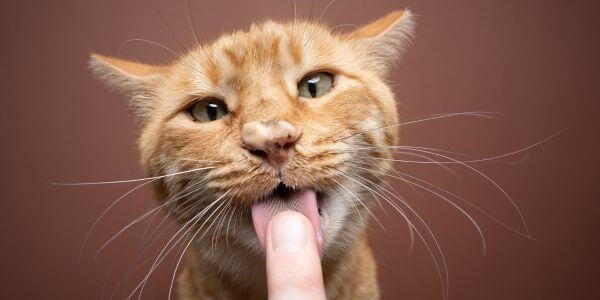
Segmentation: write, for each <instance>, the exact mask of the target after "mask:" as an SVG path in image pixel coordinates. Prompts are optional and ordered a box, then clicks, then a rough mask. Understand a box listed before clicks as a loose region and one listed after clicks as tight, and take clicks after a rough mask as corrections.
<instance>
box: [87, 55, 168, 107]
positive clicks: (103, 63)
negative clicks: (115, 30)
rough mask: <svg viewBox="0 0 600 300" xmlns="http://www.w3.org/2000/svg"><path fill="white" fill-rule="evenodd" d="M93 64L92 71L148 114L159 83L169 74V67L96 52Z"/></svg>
mask: <svg viewBox="0 0 600 300" xmlns="http://www.w3.org/2000/svg"><path fill="white" fill-rule="evenodd" d="M89 67H90V70H91V71H92V73H94V74H95V75H96V77H98V78H99V79H100V80H102V81H104V82H105V83H106V84H107V85H108V86H109V87H110V88H113V89H115V90H117V91H119V92H120V93H122V94H124V95H125V96H126V97H128V98H130V102H129V103H130V106H131V108H132V109H133V110H134V112H135V113H136V114H137V115H138V116H142V117H143V116H145V115H147V114H148V113H149V112H150V110H151V109H152V100H153V98H154V97H153V96H154V92H155V87H156V84H157V82H158V81H159V80H160V79H161V78H162V77H163V75H165V74H166V67H164V66H156V65H149V64H144V63H140V62H135V61H130V60H124V59H120V58H116V57H111V56H106V55H101V54H96V53H92V54H91V55H90V61H89Z"/></svg>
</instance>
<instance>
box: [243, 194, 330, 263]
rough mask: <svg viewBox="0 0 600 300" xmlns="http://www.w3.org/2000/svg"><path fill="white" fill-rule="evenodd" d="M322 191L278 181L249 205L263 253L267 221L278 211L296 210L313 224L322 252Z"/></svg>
mask: <svg viewBox="0 0 600 300" xmlns="http://www.w3.org/2000/svg"><path fill="white" fill-rule="evenodd" d="M322 199H323V193H321V192H317V191H316V190H314V189H311V188H300V189H293V188H290V187H288V186H286V185H285V184H283V183H280V184H279V185H278V186H277V187H276V188H275V189H274V190H273V191H272V192H271V193H270V194H269V195H268V196H266V197H264V198H263V199H261V200H259V201H257V202H256V203H254V204H253V205H252V207H251V212H252V224H253V226H254V231H255V232H256V236H257V237H258V241H259V243H260V247H261V249H262V251H263V253H266V251H265V247H266V236H267V226H268V224H269V221H270V220H271V219H272V218H273V217H274V216H275V215H277V214H278V213H281V212H284V211H289V210H291V211H296V212H298V213H301V214H303V215H304V216H305V217H306V218H307V219H308V220H309V221H310V222H311V224H312V225H313V227H314V229H315V236H316V238H317V245H318V246H319V252H320V253H321V255H322V254H323V232H324V228H323V227H324V226H325V225H326V218H325V214H324V211H323V210H322V209H321V205H320V204H321V200H322Z"/></svg>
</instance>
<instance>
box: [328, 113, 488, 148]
mask: <svg viewBox="0 0 600 300" xmlns="http://www.w3.org/2000/svg"><path fill="white" fill-rule="evenodd" d="M493 114H498V113H494V112H485V111H471V112H460V113H448V114H437V115H433V116H430V117H426V118H422V119H417V120H413V121H406V122H402V123H396V124H392V125H387V126H382V127H377V128H372V129H367V130H364V131H360V132H357V133H353V134H351V135H349V136H346V137H342V138H339V139H337V140H335V141H334V142H337V141H340V140H345V139H347V138H350V137H353V136H356V135H360V134H365V133H368V132H371V131H375V130H383V129H387V128H392V127H401V126H406V125H410V124H415V123H421V122H425V121H431V120H437V119H443V118H449V117H456V116H471V117H480V118H491V116H490V115H493Z"/></svg>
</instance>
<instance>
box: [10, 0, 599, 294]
mask: <svg viewBox="0 0 600 300" xmlns="http://www.w3.org/2000/svg"><path fill="white" fill-rule="evenodd" d="M297 2H298V8H297V13H298V15H300V16H307V15H308V14H309V9H310V6H311V3H310V1H299V0H298V1H297ZM326 2H327V1H324V0H317V1H315V5H314V13H313V15H316V14H318V13H320V12H321V11H322V10H323V8H324V7H325V6H326V4H327V3H326ZM597 3H598V2H597V1H542V0H539V1H533V0H532V1H517V0H507V1H491V0H489V1H481V0H457V1H383V0H378V1H358V0H357V1H342V0H339V1H337V2H335V3H334V4H333V5H332V6H331V7H330V8H329V10H328V11H327V12H325V13H324V17H325V19H326V20H327V22H329V23H330V24H332V25H340V24H361V23H364V22H367V21H369V20H372V19H374V18H376V17H378V16H381V15H383V14H385V13H387V12H389V11H390V10H393V9H398V8H404V7H410V8H411V9H412V10H413V11H414V12H415V13H416V14H418V15H419V17H418V23H419V27H418V30H417V37H416V39H415V41H414V45H413V46H412V47H411V48H410V50H409V51H408V53H407V55H406V56H405V58H404V59H403V61H402V64H401V65H400V66H399V67H398V68H397V71H396V72H395V73H394V76H393V78H392V80H391V82H392V84H393V85H394V90H395V91H396V93H397V96H398V99H399V103H400V106H399V109H400V111H401V114H402V116H403V117H404V118H405V119H408V118H415V117H422V116H426V115H430V114H435V113H447V112H461V111H494V112H500V113H502V115H501V116H499V117H497V118H495V119H490V120H488V119H478V118H466V117H462V118H453V119H446V120H440V121H431V122H426V123H422V124H419V125H417V124H415V125H414V126H407V127H406V128H403V131H402V138H403V140H402V141H403V143H404V144H406V145H418V146H427V147H436V148H440V149H445V150H448V151H458V152H464V153H470V154H473V155H476V156H479V157H485V156H491V155H495V154H500V153H506V152H510V151H513V150H516V149H519V148H522V147H524V146H527V145H530V144H533V143H535V142H537V141H539V140H541V139H543V138H545V137H547V136H550V135H552V134H554V133H556V132H558V131H560V130H562V129H564V128H568V131H566V132H565V133H563V134H561V135H559V136H557V137H555V138H553V139H551V140H549V141H547V142H546V143H544V144H542V145H540V146H539V147H536V148H534V149H531V150H529V151H527V153H526V154H521V155H516V156H514V157H511V158H507V159H504V161H507V162H509V163H483V164H475V165H474V166H476V167H477V168H479V169H480V170H482V171H484V172H486V174H488V175H489V176H490V177H491V178H493V179H494V180H495V181H496V182H498V184H500V185H501V186H502V187H504V188H505V190H506V191H507V192H508V193H510V195H511V196H512V197H513V199H514V200H515V202H516V203H518V205H519V207H520V208H521V210H522V212H523V215H524V216H525V219H526V221H527V224H528V225H529V227H530V230H531V233H532V235H533V236H534V237H535V238H536V239H535V240H530V239H526V238H524V237H522V236H520V235H518V234H516V233H514V232H512V231H510V230H507V229H506V228H504V227H502V226H501V225H499V224H498V223H495V222H494V221H493V220H492V219H490V218H489V217H487V216H485V215H484V214H482V213H480V212H477V211H476V210H474V209H468V212H469V213H470V214H472V215H473V217H474V219H475V220H476V221H477V222H478V223H479V224H480V226H481V228H482V230H483V233H484V235H485V237H486V238H487V253H486V254H485V255H484V254H483V253H482V249H481V245H480V241H479V238H478V234H477V232H476V230H475V229H474V228H473V227H472V226H471V225H470V224H469V222H468V221H467V220H466V219H465V217H464V216H462V215H461V214H460V213H459V212H458V211H457V210H456V209H455V208H453V207H452V206H451V205H449V204H447V203H444V202H443V201H441V200H440V199H437V198H436V197H434V196H432V195H428V194H427V193H423V192H422V193H421V194H422V197H421V196H420V195H419V194H417V193H415V192H414V191H412V190H411V189H410V188H409V187H407V186H406V185H403V184H401V183H396V184H395V185H396V187H397V188H398V190H399V191H400V192H401V193H404V194H406V195H407V197H408V198H409V201H410V203H411V204H412V205H413V206H414V207H415V208H416V209H417V210H418V211H419V212H420V213H421V215H422V216H423V218H424V219H425V220H426V221H427V222H428V224H430V226H431V228H432V230H433V231H434V233H435V234H436V236H437V239H438V240H439V243H440V245H441V247H442V248H443V250H444V254H445V257H446V260H447V264H448V270H449V279H450V299H598V298H599V297H600V292H598V289H597V285H598V283H599V276H598V268H599V267H600V265H599V263H598V253H599V252H598V250H600V249H599V247H598V246H599V239H598V235H597V229H598V221H597V219H598V212H599V208H600V205H599V204H598V203H597V200H598V189H597V188H596V187H597V185H598V183H597V182H596V181H597V179H598V173H597V167H598V166H599V164H598V160H599V159H598V154H597V153H598V152H597V150H598V149H597V146H598V142H597V140H598V129H600V128H599V127H598V122H597V119H598V113H599V111H598V105H597V101H599V100H600V97H599V96H600V92H599V88H598V87H599V86H600V76H599V75H598V74H599V68H598V67H599V65H598V58H597V57H598V55H599V53H600V47H599V45H600V43H599V42H598V36H599V34H600V32H599V29H600V24H599V23H600V22H599V21H598V20H600V18H599V17H598V8H600V5H597ZM158 7H159V10H160V11H161V12H162V13H163V14H164V15H165V19H166V20H167V22H168V23H169V24H171V26H172V28H173V31H174V32H175V33H176V34H177V36H178V38H179V39H181V40H182V41H183V43H185V44H188V45H189V44H190V43H191V41H192V40H193V39H192V35H191V33H190V30H189V28H188V27H187V21H186V15H185V9H186V8H185V1H183V0H176V1H159V3H158ZM192 15H193V17H194V20H195V23H196V31H197V33H198V36H199V37H200V38H201V39H202V40H210V39H213V38H215V37H216V36H218V35H219V34H220V33H222V32H227V31H230V30H232V29H238V28H242V29H243V28H247V27H248V26H249V24H250V23H251V22H252V21H258V20H263V19H265V18H276V19H285V18H289V17H291V16H292V15H293V9H292V4H291V1H275V0H272V1H241V0H240V1H197V0H194V1H192ZM0 22H1V26H0V32H1V40H0V41H1V44H0V57H1V58H0V59H1V66H0V79H1V80H0V84H1V87H2V89H1V92H0V95H1V96H0V97H1V100H0V101H1V103H2V108H1V109H0V132H1V137H2V147H1V150H0V151H1V152H0V160H1V166H2V175H0V176H1V181H0V182H1V183H2V195H3V196H2V198H3V199H2V201H1V207H0V211H1V216H0V225H1V228H2V231H0V232H1V236H2V245H1V249H0V255H1V256H2V259H1V264H0V265H1V267H2V269H1V270H2V275H1V280H0V282H1V288H0V298H2V299H98V298H108V297H109V296H110V295H111V293H112V292H113V291H114V290H115V289H116V288H117V284H118V282H119V280H120V279H121V278H123V272H125V271H126V270H127V269H128V267H129V266H130V265H131V264H132V262H133V260H134V259H135V256H136V254H137V253H139V248H138V247H139V241H140V239H141V235H142V234H143V232H144V227H145V226H144V225H143V224H142V225H141V226H137V227H135V228H134V229H133V230H132V231H130V232H128V233H127V234H125V235H124V236H122V237H121V238H119V239H117V240H116V241H115V242H114V243H112V244H111V246H109V247H108V248H107V250H106V251H105V252H103V253H101V254H100V255H99V256H98V258H97V259H94V252H95V250H96V249H98V248H99V247H100V246H101V244H102V243H103V242H104V241H106V240H107V239H108V238H110V237H111V236H112V235H113V234H114V233H116V232H117V231H118V230H119V229H120V228H121V227H122V226H124V225H126V224H127V223H129V222H130V221H131V220H133V219H134V218H135V217H137V216H139V215H140V214H141V213H143V212H144V211H146V210H148V209H150V208H152V207H154V202H153V200H152V199H151V195H150V193H149V192H148V191H146V190H143V191H139V192H136V193H134V194H133V195H131V197H129V198H127V199H126V200H124V201H123V202H121V203H120V204H119V205H116V206H115V207H114V209H112V210H111V211H110V212H109V213H108V214H107V215H106V217H105V218H104V219H103V220H102V221H101V222H100V223H99V224H98V226H96V229H95V231H93V232H92V234H91V235H90V239H89V241H88V243H87V244H86V247H85V248H84V251H83V254H82V256H81V259H78V257H79V251H80V249H81V246H82V243H83V240H84V237H85V235H86V232H87V231H88V229H89V228H90V226H91V225H92V223H93V222H94V220H95V218H96V217H98V215H99V214H100V213H101V212H102V211H103V210H104V209H105V208H106V207H107V206H108V205H110V203H112V202H113V201H114V200H115V199H116V198H118V197H119V196H120V195H121V194H123V193H124V192H126V191H127V190H129V189H131V188H132V187H133V186H132V185H109V186H94V187H60V186H53V185H51V184H50V183H51V182H56V181H89V180H91V181H93V180H103V179H108V180H111V179H122V178H135V177H139V176H141V175H142V174H141V173H140V171H139V168H138V164H137V159H138V156H137V152H136V148H135V138H136V136H137V129H136V126H135V124H134V122H133V119H132V118H131V116H130V115H129V114H128V113H127V112H126V110H125V107H124V105H123V103H122V102H121V101H120V100H119V97H118V96H117V95H114V94H111V93H110V92H109V91H108V90H107V89H104V88H103V87H102V86H101V84H99V83H98V82H96V81H95V80H94V79H93V78H92V76H91V75H90V74H89V72H88V71H87V69H86V60H87V56H88V53H89V52H90V51H99V52H101V53H106V54H112V55H118V54H119V47H120V45H121V43H122V42H124V41H126V40H128V39H131V38H144V39H148V40H152V41H156V42H160V43H163V44H165V45H166V46H168V47H170V48H173V49H174V50H177V51H179V50H180V46H179V44H178V43H177V42H176V41H175V39H174V38H173V36H172V35H171V34H170V32H169V30H168V29H167V27H166V26H165V25H164V23H163V22H162V21H161V18H160V17H159V15H158V14H157V13H156V11H155V10H154V8H153V6H152V4H151V1H142V0H130V1H116V0H111V1H72V0H70V1H10V3H9V1H3V2H2V3H1V4H0ZM351 27H352V25H346V26H342V27H341V28H340V29H341V30H348V29H349V28H351ZM120 55H122V56H125V57H129V58H137V59H140V60H143V61H147V62H162V61H166V60H168V59H169V55H170V54H169V53H168V52H166V51H164V50H161V49H160V48H159V47H155V46H152V45H148V44H143V43H130V44H128V45H126V46H124V47H123V48H122V49H121V53H120ZM397 167H398V169H399V170H403V171H407V172H411V173H413V174H417V175H418V176H421V177H423V178H426V179H427V180H430V181H431V182H433V183H435V184H438V185H440V186H444V187H446V188H448V189H450V190H451V191H453V192H456V193H459V194H461V195H463V196H464V197H465V198H466V199H468V200H470V201H472V202H473V203H475V204H477V205H479V206H481V207H482V208H483V209H485V210H486V211H488V212H490V213H491V214H492V215H493V216H495V217H496V218H498V219H499V220H501V221H502V222H504V223H505V224H507V225H509V226H511V227H514V228H516V229H522V227H521V225H520V223H519V219H518V217H517V215H516V212H515V210H513V209H512V208H511V206H510V204H509V202H508V200H507V199H506V198H503V197H502V194H501V193H500V192H499V191H498V190H495V189H494V186H493V185H491V184H490V183H489V182H486V181H485V180H484V179H482V178H481V177H478V176H476V175H474V174H473V173H472V172H468V171H467V170H464V168H463V169H461V168H460V167H458V166H452V168H453V169H455V170H456V173H457V177H454V176H452V175H451V174H450V173H448V172H446V171H444V170H443V169H441V168H435V167H432V166H426V165H417V164H408V163H404V164H398V165H397ZM456 203H457V204H460V205H461V206H463V207H467V206H466V205H465V203H462V202H460V201H456ZM387 211H388V214H389V216H386V214H385V213H384V212H382V211H381V210H379V211H378V212H377V214H378V216H379V217H380V218H381V220H382V222H383V223H384V225H385V227H386V229H387V232H386V233H384V232H383V230H381V229H380V228H378V227H377V226H372V229H371V231H372V244H373V246H374V248H375V252H376V254H377V260H378V262H379V266H380V267H379V270H380V273H379V276H380V281H381V286H382V289H383V296H384V298H385V299H441V296H440V284H439V279H438V278H437V277H436V273H435V270H434V265H433V263H432V260H431V258H430V257H429V255H428V253H427V251H426V249H425V248H424V247H423V245H422V243H418V242H417V243H416V245H415V249H414V250H413V251H412V254H411V253H409V252H408V247H409V235H408V233H407V230H406V225H405V224H404V223H403V222H402V220H401V218H400V217H399V216H397V215H394V214H393V213H392V212H391V210H390V209H387ZM171 230H172V229H171ZM170 232H172V231H170ZM158 246H160V243H159V244H158V245H156V246H155V247H153V248H152V249H153V250H151V252H150V253H155V252H152V251H156V250H157V249H159V247H158ZM173 265H174V264H173V262H172V259H171V258H169V260H168V261H167V262H166V264H165V266H164V267H162V268H160V269H159V270H157V272H156V273H155V275H154V276H153V277H152V280H151V281H150V283H149V284H148V286H147V288H146V292H145V294H144V298H145V299H164V298H165V297H166V295H167V294H166V293H167V292H166V291H167V288H168V284H169V280H170V277H171V273H172V271H173ZM136 274H137V275H135V276H134V277H133V279H132V280H131V282H130V284H129V286H130V287H131V286H132V284H133V283H136V281H135V280H139V279H140V277H139V276H140V273H136ZM133 285H135V284H133ZM114 296H115V298H122V297H123V293H122V291H121V290H118V291H117V292H116V293H115V295H114Z"/></svg>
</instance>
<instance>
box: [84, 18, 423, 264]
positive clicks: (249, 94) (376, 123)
mask: <svg viewBox="0 0 600 300" xmlns="http://www.w3.org/2000/svg"><path fill="white" fill-rule="evenodd" d="M413 27H414V22H413V16H412V14H411V13H410V12H409V11H396V12H393V13H390V14H389V15H387V16H385V17H383V18H381V19H378V20H376V21H374V22H373V23H370V24H368V25H365V26H363V27H360V28H358V29H356V30H354V31H352V32H349V33H344V34H340V33H335V32H332V30H331V29H330V28H328V27H327V26H325V25H322V24H319V23H315V22H305V21H292V22H289V23H276V22H266V23H263V24H260V25H252V26H251V28H250V29H249V30H248V31H245V32H235V33H232V34H228V35H225V36H223V37H221V38H220V39H218V40H217V41H215V42H213V43H210V44H207V45H202V46H197V47H196V48H194V49H192V50H190V51H189V52H188V53H186V54H184V55H182V56H181V57H179V58H177V59H176V60H174V61H173V62H172V63H170V64H168V65H162V66H155V65H147V64H143V63H139V62H133V61H126V60H122V59H117V58H112V57H107V56H103V55H98V54H93V55H92V57H91V61H90V66H91V69H92V70H93V72H94V73H95V74H97V75H98V76H99V77H100V78H101V79H103V80H105V81H106V82H108V84H109V85H110V86H111V87H114V88H115V89H117V90H119V91H122V92H123V93H125V94H126V95H127V96H128V97H129V98H130V99H131V102H130V103H131V107H132V109H133V111H134V112H135V113H136V114H137V115H138V116H139V119H140V121H141V124H142V127H143V128H142V134H141V137H140V153H141V161H142V165H143V168H144V169H145V170H146V171H147V173H148V174H149V175H151V176H161V177H160V178H159V179H158V180H157V188H158V191H159V196H160V200H161V202H162V203H163V204H164V205H165V207H166V208H167V209H169V211H170V212H171V213H172V214H173V215H174V216H175V217H176V218H177V219H178V220H180V221H181V222H184V224H186V226H201V225H202V226H204V230H203V231H201V232H204V233H206V232H210V233H211V234H209V235H208V236H212V237H213V241H214V240H215V239H214V236H215V233H214V232H215V230H216V229H217V227H218V224H223V223H224V222H226V221H227V219H229V221H230V222H231V219H232V218H234V219H235V221H236V223H237V224H238V225H237V226H236V228H237V229H236V230H227V231H225V230H224V229H222V228H219V233H216V235H217V241H218V240H220V236H224V237H227V238H229V239H230V241H236V242H238V243H239V244H240V245H243V246H246V247H247V248H248V249H250V250H252V251H260V248H259V243H258V242H257V241H260V239H261V233H260V231H261V230H262V229H261V226H264V224H265V223H266V222H267V221H268V218H269V217H270V216H269V215H270V214H272V213H273V211H275V210H277V209H278V207H286V205H287V206H288V208H289V207H292V208H293V209H296V210H299V211H301V212H302V213H304V214H305V215H307V217H308V218H309V219H311V221H312V222H313V223H314V224H315V226H316V227H320V229H318V231H319V230H320V235H321V236H320V238H321V239H322V242H323V243H322V247H323V249H324V251H325V255H327V253H332V251H335V249H338V248H340V247H339V245H343V244H344V242H345V241H347V242H350V241H351V240H352V239H353V238H354V237H355V236H356V233H357V232H359V231H360V230H361V229H362V227H363V225H364V223H363V220H365V219H367V218H368V216H369V213H370V212H369V209H370V208H371V206H372V202H373V200H374V199H373V196H374V195H375V194H377V190H378V189H377V185H378V184H380V183H381V178H382V176H383V174H385V172H387V171H388V170H389V168H390V164H391V162H390V160H389V159H390V158H391V156H392V155H391V149H390V148H389V147H390V146H394V145H395V144H396V143H397V126H395V125H396V124H397V122H398V120H397V115H396V106H395V100H394V97H393V95H392V92H391V90H390V88H389V87H388V86H387V85H386V83H385V80H386V77H387V76H388V74H389V72H390V68H391V67H392V66H393V62H394V61H395V60H396V59H397V58H398V57H399V56H400V55H401V54H402V52H403V51H404V49H405V47H406V45H407V44H408V43H409V38H410V36H411V34H412V32H413ZM313 202H314V203H316V206H315V205H313V204H311V203H313ZM265 203H266V204H265ZM270 203H271V204H270ZM272 203H277V204H272ZM290 203H291V204H290ZM265 206H266V208H265ZM316 210H319V215H316ZM315 218H316V219H315ZM265 220H266V221H265ZM261 222H262V225H261ZM228 229H229V228H228ZM253 229H254V230H253ZM203 236H204V235H203ZM256 236H258V237H259V239H258V240H257V239H256ZM198 238H201V237H198Z"/></svg>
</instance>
